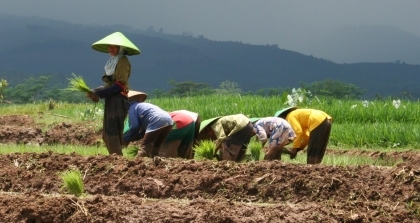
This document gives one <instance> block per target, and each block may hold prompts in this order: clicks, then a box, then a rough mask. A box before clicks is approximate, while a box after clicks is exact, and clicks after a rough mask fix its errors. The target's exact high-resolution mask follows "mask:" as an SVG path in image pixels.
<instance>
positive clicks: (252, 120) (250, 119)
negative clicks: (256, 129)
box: [249, 118, 262, 123]
mask: <svg viewBox="0 0 420 223" xmlns="http://www.w3.org/2000/svg"><path fill="white" fill-rule="evenodd" d="M260 119H262V118H249V121H250V122H251V123H255V122H257V121H258V120H260Z"/></svg>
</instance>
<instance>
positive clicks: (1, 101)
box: [0, 79, 9, 103]
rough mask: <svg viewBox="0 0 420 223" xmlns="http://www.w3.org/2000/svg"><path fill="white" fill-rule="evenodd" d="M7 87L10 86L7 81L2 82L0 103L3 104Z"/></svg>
mask: <svg viewBox="0 0 420 223" xmlns="http://www.w3.org/2000/svg"><path fill="white" fill-rule="evenodd" d="M7 85H9V84H8V83H7V80H3V79H1V80H0V103H3V91H4V89H6V87H7Z"/></svg>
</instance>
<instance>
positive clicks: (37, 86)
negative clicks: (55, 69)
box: [7, 76, 51, 103]
mask: <svg viewBox="0 0 420 223" xmlns="http://www.w3.org/2000/svg"><path fill="white" fill-rule="evenodd" d="M50 78H51V76H39V77H37V78H36V77H30V78H29V79H26V80H24V82H23V83H21V84H18V85H16V86H15V87H13V88H9V89H8V91H7V92H8V94H9V98H10V100H11V101H14V102H16V103H33V102H35V101H36V100H39V99H41V98H42V96H43V93H44V92H45V91H46V87H47V85H48V82H49V80H50Z"/></svg>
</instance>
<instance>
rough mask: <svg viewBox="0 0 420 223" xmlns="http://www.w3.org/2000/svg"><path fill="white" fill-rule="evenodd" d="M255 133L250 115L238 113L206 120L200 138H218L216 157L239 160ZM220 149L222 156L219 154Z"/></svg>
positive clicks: (202, 125)
mask: <svg viewBox="0 0 420 223" xmlns="http://www.w3.org/2000/svg"><path fill="white" fill-rule="evenodd" d="M253 135H254V131H253V126H252V123H251V122H250V121H249V119H248V117H246V116H245V115H243V114H236V115H227V116H223V117H216V118H212V119H207V120H204V121H203V122H202V123H201V126H200V133H199V136H198V140H203V139H213V140H216V141H215V142H216V149H215V154H214V155H215V157H218V159H219V160H231V161H236V162H239V161H241V160H242V159H243V158H244V156H245V153H246V149H247V147H248V144H249V141H250V140H251V137H252V136H253ZM219 150H220V157H219V156H218V155H217V152H218V151H219Z"/></svg>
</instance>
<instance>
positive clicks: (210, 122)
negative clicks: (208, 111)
mask: <svg viewBox="0 0 420 223" xmlns="http://www.w3.org/2000/svg"><path fill="white" fill-rule="evenodd" d="M221 117H222V116H218V117H215V118H210V119H206V120H204V121H202V122H201V124H200V130H199V132H201V131H202V130H203V129H204V128H205V127H207V126H208V125H211V124H212V123H213V122H215V121H216V120H217V119H219V118H221Z"/></svg>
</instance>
